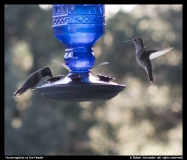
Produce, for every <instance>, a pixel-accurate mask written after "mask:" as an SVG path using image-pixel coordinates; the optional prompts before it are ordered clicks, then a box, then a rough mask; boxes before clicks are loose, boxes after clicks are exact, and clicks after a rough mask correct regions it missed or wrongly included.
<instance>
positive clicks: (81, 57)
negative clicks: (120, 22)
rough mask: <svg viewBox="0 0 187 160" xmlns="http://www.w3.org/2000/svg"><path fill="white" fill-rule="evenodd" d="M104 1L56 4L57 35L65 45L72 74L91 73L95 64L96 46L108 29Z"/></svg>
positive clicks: (55, 28)
mask: <svg viewBox="0 0 187 160" xmlns="http://www.w3.org/2000/svg"><path fill="white" fill-rule="evenodd" d="M104 13H105V12H104V5H103V4H54V5H53V31H54V36H55V37H56V38H57V39H59V40H60V41H61V42H62V43H63V44H64V45H65V46H66V50H65V55H64V61H65V63H66V65H67V66H68V67H69V68H70V70H71V71H70V73H88V72H90V68H91V67H92V66H93V65H94V62H95V56H94V52H93V49H92V47H93V45H94V44H95V43H96V41H97V40H98V39H99V38H100V37H101V36H103V34H104V30H105V17H104Z"/></svg>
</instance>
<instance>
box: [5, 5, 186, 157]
mask: <svg viewBox="0 0 187 160" xmlns="http://www.w3.org/2000/svg"><path fill="white" fill-rule="evenodd" d="M4 9H5V26H4V27H5V28H4V30H5V39H4V41H5V59H4V62H5V63H4V65H5V67H4V69H5V96H4V97H5V112H4V114H5V144H4V145H5V150H4V152H5V155H181V154H182V141H183V138H182V29H183V28H182V5H138V6H137V7H135V8H134V9H133V10H132V11H131V12H130V13H126V12H123V11H121V10H120V11H119V12H118V13H116V14H115V15H114V16H113V17H110V18H108V19H107V20H106V27H105V35H104V36H103V37H102V38H101V39H100V40H98V42H97V43H96V44H95V46H94V52H95V56H96V64H98V63H101V62H103V61H109V62H111V63H110V64H109V65H107V66H102V67H98V68H96V69H94V70H93V71H92V74H93V75H95V74H97V73H101V74H104V75H108V76H112V77H115V82H117V83H120V84H124V85H126V88H125V89H124V91H123V92H121V93H119V95H117V96H116V97H114V98H113V99H111V100H108V101H95V102H56V101H49V100H47V99H45V98H43V97H42V96H41V95H39V94H37V93H34V92H32V91H30V90H29V91H27V92H26V93H25V94H24V95H23V96H21V97H19V98H12V96H13V93H14V92H15V91H16V90H17V89H18V88H19V87H20V85H21V84H22V83H23V81H24V80H25V79H26V78H27V77H28V76H29V75H30V74H31V73H32V72H34V71H36V70H38V69H39V68H42V67H43V66H46V65H48V66H49V67H50V68H51V69H52V72H53V74H54V75H59V74H67V73H68V72H67V70H65V69H64V68H62V67H61V66H58V65H56V63H53V62H52V60H53V59H59V60H60V59H61V60H62V61H63V56H64V50H65V47H64V45H63V44H61V43H60V41H58V40H57V39H56V38H54V36H53V30H52V27H51V26H52V11H51V8H49V9H46V10H44V9H42V8H41V7H39V5H5V6H4ZM106 16H107V15H106ZM137 36H141V37H143V39H144V40H145V45H151V46H150V48H151V49H163V48H166V47H174V49H173V50H172V51H171V52H169V53H167V54H165V55H163V56H162V57H159V58H156V59H154V60H152V67H153V78H154V83H152V84H151V83H150V82H149V79H148V77H147V75H146V72H145V71H144V70H143V69H142V68H141V67H140V66H139V65H138V64H137V62H136V59H135V54H134V52H135V48H134V45H133V44H131V43H126V44H120V42H122V41H124V40H129V39H132V38H134V37H137ZM44 83H45V81H44V80H42V81H41V82H40V84H39V85H38V86H40V85H42V84H44Z"/></svg>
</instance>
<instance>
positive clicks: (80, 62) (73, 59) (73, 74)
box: [36, 4, 125, 101]
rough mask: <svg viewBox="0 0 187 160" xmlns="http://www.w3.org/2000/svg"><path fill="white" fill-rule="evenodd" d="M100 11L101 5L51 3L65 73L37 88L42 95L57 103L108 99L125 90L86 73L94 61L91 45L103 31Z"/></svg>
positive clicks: (102, 76) (101, 76)
mask: <svg viewBox="0 0 187 160" xmlns="http://www.w3.org/2000/svg"><path fill="white" fill-rule="evenodd" d="M104 10H105V8H104V5H103V4H53V17H52V18H53V31H54V36H55V37H56V38H57V39H58V40H60V41H61V42H62V43H63V44H64V45H65V47H66V50H65V55H64V61H65V64H66V66H67V67H68V68H69V74H68V75H66V76H64V77H63V76H57V77H56V80H55V81H50V82H48V83H47V84H45V85H43V86H41V87H37V88H36V91H38V92H40V93H41V95H42V96H44V97H45V98H48V99H50V100H59V101H95V100H108V99H111V98H113V97H114V96H116V95H117V94H118V93H119V92H121V91H122V90H123V89H124V88H125V86H124V85H120V84H117V83H115V82H111V81H110V80H112V79H113V78H111V77H108V76H104V75H101V74H98V75H97V76H98V77H94V76H93V75H91V73H90V71H91V67H92V66H93V65H94V62H95V56H94V51H93V49H92V46H93V45H94V44H95V43H96V41H97V40H98V39H99V38H100V37H101V36H103V34H104V32H105V11H104Z"/></svg>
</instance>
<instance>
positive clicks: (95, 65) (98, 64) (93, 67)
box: [91, 62, 110, 69]
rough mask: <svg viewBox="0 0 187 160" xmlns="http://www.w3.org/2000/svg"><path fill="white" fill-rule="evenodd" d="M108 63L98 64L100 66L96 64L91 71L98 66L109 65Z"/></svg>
mask: <svg viewBox="0 0 187 160" xmlns="http://www.w3.org/2000/svg"><path fill="white" fill-rule="evenodd" d="M109 63H110V62H103V63H100V64H98V65H95V66H93V67H91V69H93V68H96V67H99V66H103V65H106V64H109Z"/></svg>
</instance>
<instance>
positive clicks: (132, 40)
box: [121, 40, 133, 43]
mask: <svg viewBox="0 0 187 160" xmlns="http://www.w3.org/2000/svg"><path fill="white" fill-rule="evenodd" d="M132 41H133V40H128V41H123V42H121V43H125V42H132Z"/></svg>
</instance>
